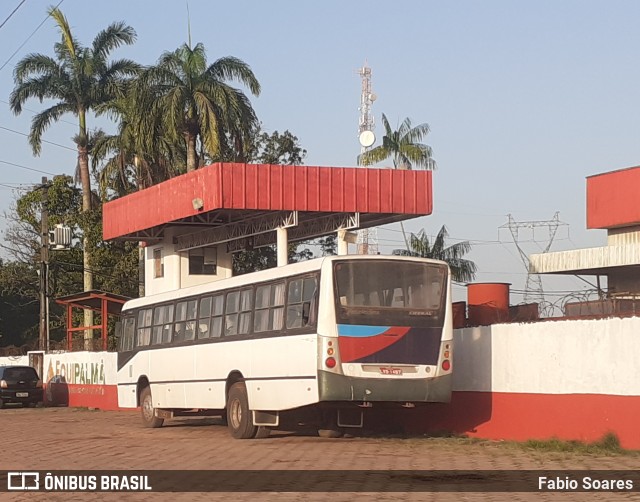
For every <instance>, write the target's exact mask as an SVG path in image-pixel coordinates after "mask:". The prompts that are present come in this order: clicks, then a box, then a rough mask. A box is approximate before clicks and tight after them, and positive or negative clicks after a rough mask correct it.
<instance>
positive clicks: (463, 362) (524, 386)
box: [453, 317, 640, 396]
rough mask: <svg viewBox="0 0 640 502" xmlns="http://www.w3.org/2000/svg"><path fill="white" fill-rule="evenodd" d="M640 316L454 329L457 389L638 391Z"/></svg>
mask: <svg viewBox="0 0 640 502" xmlns="http://www.w3.org/2000/svg"><path fill="white" fill-rule="evenodd" d="M639 342H640V318H638V317H632V318H625V319H602V320H585V321H549V322H539V323H531V324H498V325H493V326H482V327H477V328H464V329H458V330H455V331H454V359H453V375H454V383H453V385H454V390H458V391H485V392H488V391H492V392H518V393H535V394H613V395H623V396H626V395H640V364H638V362H639V361H640V343H639Z"/></svg>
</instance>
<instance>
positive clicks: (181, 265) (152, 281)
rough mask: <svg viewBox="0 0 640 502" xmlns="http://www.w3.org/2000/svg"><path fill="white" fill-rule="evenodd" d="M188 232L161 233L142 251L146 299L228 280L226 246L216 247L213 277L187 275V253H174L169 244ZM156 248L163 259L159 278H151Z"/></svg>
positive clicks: (229, 266) (229, 259)
mask: <svg viewBox="0 0 640 502" xmlns="http://www.w3.org/2000/svg"><path fill="white" fill-rule="evenodd" d="M189 231H193V230H185V229H178V228H167V229H166V230H165V233H164V239H163V240H162V241H161V242H158V243H155V244H152V245H149V246H147V247H146V248H145V255H144V256H145V258H144V266H145V270H144V287H145V294H146V295H147V296H150V295H155V294H158V293H164V292H165V291H175V290H177V289H180V288H186V287H189V286H196V285H199V284H204V283H207V282H211V281H217V280H220V279H226V278H227V277H231V273H232V255H231V254H230V253H227V245H226V244H220V245H219V246H218V256H217V274H216V275H189V255H188V253H187V252H182V253H180V252H178V251H176V250H175V245H174V244H173V239H174V237H176V236H178V235H181V234H184V233H188V232H189ZM156 249H161V250H162V257H163V260H164V276H163V277H154V274H155V270H154V262H153V252H154V250H156Z"/></svg>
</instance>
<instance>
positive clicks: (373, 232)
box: [356, 61, 378, 254]
mask: <svg viewBox="0 0 640 502" xmlns="http://www.w3.org/2000/svg"><path fill="white" fill-rule="evenodd" d="M358 75H360V78H361V79H362V91H361V93H360V108H359V110H360V122H359V126H358V141H359V142H360V154H363V153H365V152H366V151H367V150H370V149H371V147H372V146H373V144H374V143H375V140H376V137H375V134H374V133H373V129H374V128H375V123H374V120H373V115H372V114H371V106H372V105H373V102H374V101H375V100H376V95H375V94H374V93H373V92H372V91H371V68H369V66H368V65H367V63H366V61H365V63H364V66H363V67H362V68H359V69H358ZM356 245H357V250H358V251H357V252H358V254H378V230H377V229H376V228H363V229H362V230H359V231H358V240H357V244H356Z"/></svg>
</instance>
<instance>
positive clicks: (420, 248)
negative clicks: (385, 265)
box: [393, 225, 477, 282]
mask: <svg viewBox="0 0 640 502" xmlns="http://www.w3.org/2000/svg"><path fill="white" fill-rule="evenodd" d="M447 237H449V233H448V232H447V228H446V227H445V226H444V225H443V226H442V228H441V229H440V231H439V232H438V235H436V238H435V239H434V240H433V242H430V241H429V236H428V235H427V234H426V232H425V231H424V229H423V230H420V232H418V233H417V234H413V233H412V234H411V238H410V241H409V249H396V250H394V251H393V254H394V255H401V256H418V257H421V258H432V259H434V260H442V261H445V262H447V263H448V264H449V268H450V269H451V277H452V279H453V280H454V281H458V282H470V281H472V280H473V279H474V278H475V276H476V270H477V268H476V264H475V263H473V262H472V261H470V260H465V259H464V258H462V257H463V256H464V255H465V254H466V253H468V252H469V251H471V244H469V241H462V242H457V243H456V244H452V245H451V246H446V243H445V241H446V239H447Z"/></svg>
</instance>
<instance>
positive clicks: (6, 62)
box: [0, 0, 64, 71]
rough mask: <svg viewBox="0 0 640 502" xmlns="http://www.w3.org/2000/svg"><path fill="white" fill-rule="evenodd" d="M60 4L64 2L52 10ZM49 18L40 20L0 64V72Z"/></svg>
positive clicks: (48, 15)
mask: <svg viewBox="0 0 640 502" xmlns="http://www.w3.org/2000/svg"><path fill="white" fill-rule="evenodd" d="M62 2H64V0H60V1H59V2H58V5H56V6H55V7H54V8H55V9H57V8H58V7H60V4H62ZM50 16H51V14H47V17H45V18H44V19H43V20H42V22H41V23H40V24H39V25H38V26H37V27H36V29H35V30H33V31H32V32H31V35H29V36H28V37H27V38H26V40H25V41H24V42H22V43H21V44H20V47H18V48H17V49H16V50H15V51H13V54H11V56H9V59H7V60H6V61H5V62H4V63H3V64H2V66H0V71H2V70H4V67H5V66H7V65H8V64H9V63H10V62H11V60H12V59H13V58H14V56H15V55H16V54H18V52H19V51H20V49H22V48H23V47H24V46H25V45H27V42H28V41H29V40H31V37H32V36H34V35H35V34H36V32H37V31H38V30H39V29H40V28H41V27H42V25H43V24H44V23H46V22H47V19H49V17H50Z"/></svg>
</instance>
